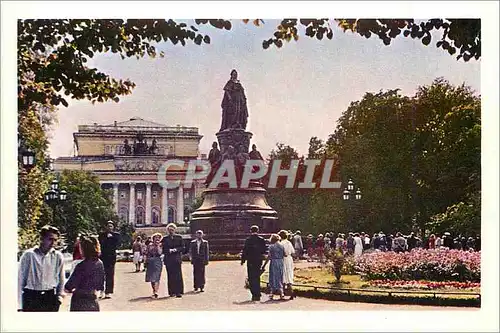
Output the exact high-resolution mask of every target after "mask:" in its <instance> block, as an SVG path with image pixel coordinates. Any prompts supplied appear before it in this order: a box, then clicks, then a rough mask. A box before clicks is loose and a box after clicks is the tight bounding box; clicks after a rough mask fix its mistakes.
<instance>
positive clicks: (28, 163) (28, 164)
mask: <svg viewBox="0 0 500 333" xmlns="http://www.w3.org/2000/svg"><path fill="white" fill-rule="evenodd" d="M17 151H18V156H19V160H20V162H21V165H22V166H23V168H24V169H27V170H31V168H33V167H34V166H35V162H36V159H35V152H34V151H33V150H31V149H29V148H25V147H24V145H23V144H22V143H21V140H20V139H19V140H18V141H17Z"/></svg>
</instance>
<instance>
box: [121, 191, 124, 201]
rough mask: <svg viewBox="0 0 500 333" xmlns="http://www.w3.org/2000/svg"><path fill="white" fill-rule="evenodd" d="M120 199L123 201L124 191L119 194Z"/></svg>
mask: <svg viewBox="0 0 500 333" xmlns="http://www.w3.org/2000/svg"><path fill="white" fill-rule="evenodd" d="M120 198H122V199H125V191H121V192H120Z"/></svg>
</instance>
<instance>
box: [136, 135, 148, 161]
mask: <svg viewBox="0 0 500 333" xmlns="http://www.w3.org/2000/svg"><path fill="white" fill-rule="evenodd" d="M147 153H148V144H147V143H146V142H145V141H144V135H143V134H142V133H140V132H139V133H138V134H137V137H136V139H135V140H134V155H147Z"/></svg>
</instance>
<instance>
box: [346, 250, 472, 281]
mask: <svg viewBox="0 0 500 333" xmlns="http://www.w3.org/2000/svg"><path fill="white" fill-rule="evenodd" d="M354 260H355V261H356V263H355V271H356V272H357V273H358V274H360V275H361V276H362V277H363V278H364V279H365V280H428V281H473V282H479V281H480V280H481V252H467V251H459V250H448V249H438V250H424V249H415V250H413V251H411V252H404V253H395V252H372V253H367V254H364V255H362V256H361V257H359V258H357V259H354Z"/></svg>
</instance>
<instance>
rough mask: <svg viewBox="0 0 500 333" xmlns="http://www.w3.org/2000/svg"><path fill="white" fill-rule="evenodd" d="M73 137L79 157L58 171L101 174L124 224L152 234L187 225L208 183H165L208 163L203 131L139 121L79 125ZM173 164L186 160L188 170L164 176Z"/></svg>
mask: <svg viewBox="0 0 500 333" xmlns="http://www.w3.org/2000/svg"><path fill="white" fill-rule="evenodd" d="M73 136H74V142H75V146H76V150H77V152H78V153H77V154H75V156H72V157H59V158H57V159H56V160H55V163H54V169H55V170H56V171H61V170H64V169H70V170H88V171H92V172H93V173H95V174H96V175H97V176H98V177H99V180H100V183H101V186H102V187H103V188H104V189H108V190H109V192H110V193H111V195H112V197H113V203H114V209H115V212H116V214H117V215H118V217H119V218H120V220H121V221H122V222H125V223H130V224H132V225H133V226H134V227H135V228H137V229H140V228H141V229H143V230H142V231H143V232H145V233H147V234H149V233H152V232H155V231H157V230H155V229H156V228H159V229H161V231H164V226H165V225H166V224H168V223H170V222H174V223H178V224H181V223H183V222H185V221H186V218H188V214H189V213H190V211H191V208H190V205H191V203H192V202H193V200H194V199H195V198H196V197H197V196H198V195H200V194H201V191H202V190H203V184H202V183H201V182H196V181H195V182H193V184H192V185H191V186H190V187H187V186H186V185H183V184H182V183H181V184H180V185H179V187H177V188H168V189H167V188H166V187H162V186H161V185H160V183H159V181H160V180H161V179H165V178H166V179H167V180H173V181H175V180H179V179H182V178H183V177H184V175H185V173H186V169H187V164H188V163H187V162H189V161H190V160H192V159H200V158H204V156H200V154H199V150H198V146H199V142H200V140H201V138H202V136H201V135H199V134H198V129H197V128H195V127H182V126H175V127H174V126H166V125H161V124H157V123H153V122H149V121H145V120H143V119H141V118H137V117H135V118H132V119H130V120H128V121H125V122H120V123H118V122H115V123H114V124H113V125H98V124H94V125H83V126H79V127H78V132H76V133H74V135H73ZM148 142H149V144H148ZM171 159H177V160H185V161H186V165H185V167H184V168H181V167H175V166H173V167H170V168H169V169H168V170H167V173H166V175H165V174H163V175H160V177H159V175H158V171H159V169H160V167H161V166H162V164H163V163H165V162H166V161H168V160H171ZM142 231H141V232H142ZM158 231H159V230H158Z"/></svg>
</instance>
